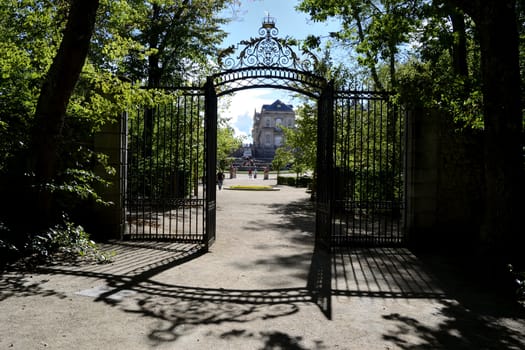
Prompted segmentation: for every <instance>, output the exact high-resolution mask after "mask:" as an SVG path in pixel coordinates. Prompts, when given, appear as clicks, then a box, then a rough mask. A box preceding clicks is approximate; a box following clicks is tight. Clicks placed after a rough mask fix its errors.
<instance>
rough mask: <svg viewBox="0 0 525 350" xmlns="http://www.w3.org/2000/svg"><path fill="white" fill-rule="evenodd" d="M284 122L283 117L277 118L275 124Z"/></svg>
mask: <svg viewBox="0 0 525 350" xmlns="http://www.w3.org/2000/svg"><path fill="white" fill-rule="evenodd" d="M282 123H283V121H282V119H281V118H277V119H275V126H279V125H281V124H282Z"/></svg>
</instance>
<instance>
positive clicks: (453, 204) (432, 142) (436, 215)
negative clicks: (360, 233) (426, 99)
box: [406, 110, 484, 249]
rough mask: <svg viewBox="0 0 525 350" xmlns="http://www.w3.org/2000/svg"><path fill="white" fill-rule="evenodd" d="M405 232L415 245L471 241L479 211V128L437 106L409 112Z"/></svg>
mask: <svg viewBox="0 0 525 350" xmlns="http://www.w3.org/2000/svg"><path fill="white" fill-rule="evenodd" d="M407 133H408V134H407V179H406V180H407V207H408V210H407V234H408V238H409V242H410V243H411V244H412V245H415V246H418V247H441V248H446V249H456V248H464V247H466V246H472V245H473V244H474V243H475V242H476V241H477V237H478V235H479V231H480V225H481V220H482V214H483V192H484V191H483V144H482V137H481V133H480V132H477V131H475V130H471V129H467V128H465V129H459V126H458V125H457V124H456V123H454V121H453V120H452V118H451V117H450V116H448V115H446V114H440V113H437V112H435V111H425V110H417V111H412V112H411V113H409V116H408V128H407Z"/></svg>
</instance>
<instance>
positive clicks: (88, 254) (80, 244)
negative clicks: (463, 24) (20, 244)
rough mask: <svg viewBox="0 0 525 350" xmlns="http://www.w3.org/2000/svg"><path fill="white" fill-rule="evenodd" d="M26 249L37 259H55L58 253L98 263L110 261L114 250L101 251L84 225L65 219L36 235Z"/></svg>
mask: <svg viewBox="0 0 525 350" xmlns="http://www.w3.org/2000/svg"><path fill="white" fill-rule="evenodd" d="M26 250H27V251H29V252H30V253H31V255H32V258H33V259H35V260H36V261H41V260H53V258H54V257H56V255H57V254H60V255H61V257H62V258H63V257H65V258H67V259H75V258H77V257H82V258H87V259H92V260H94V261H96V262H97V263H110V262H111V259H112V257H113V256H114V255H115V253H114V252H104V251H101V250H100V249H99V248H98V246H97V244H96V243H95V242H93V241H92V240H91V239H90V238H89V234H88V233H86V232H85V231H84V229H83V228H82V226H80V225H75V224H73V223H72V222H70V221H69V220H67V219H65V220H64V223H63V224H60V225H57V226H55V227H52V228H49V229H48V231H46V232H44V233H42V234H37V235H35V236H34V237H33V238H32V239H31V241H30V242H29V243H28V245H27V247H26Z"/></svg>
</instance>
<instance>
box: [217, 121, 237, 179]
mask: <svg viewBox="0 0 525 350" xmlns="http://www.w3.org/2000/svg"><path fill="white" fill-rule="evenodd" d="M220 124H222V125H220V126H219V127H218V128H217V164H218V167H219V169H222V170H224V169H228V168H229V166H230V164H231V163H232V158H230V155H231V154H232V153H233V152H234V151H235V150H237V149H239V148H240V147H241V146H242V138H240V137H235V131H234V130H233V128H232V127H231V126H229V125H227V124H226V121H223V122H221V123H220Z"/></svg>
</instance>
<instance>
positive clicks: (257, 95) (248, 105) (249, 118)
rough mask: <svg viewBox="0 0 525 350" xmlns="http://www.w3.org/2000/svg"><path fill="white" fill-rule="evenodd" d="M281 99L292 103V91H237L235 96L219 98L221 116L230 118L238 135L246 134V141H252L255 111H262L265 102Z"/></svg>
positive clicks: (230, 122)
mask: <svg viewBox="0 0 525 350" xmlns="http://www.w3.org/2000/svg"><path fill="white" fill-rule="evenodd" d="M277 99H280V100H282V101H283V102H284V103H291V100H292V97H291V96H290V92H288V91H283V90H277V89H248V90H242V91H238V92H236V93H235V94H234V95H233V96H226V97H222V98H220V99H219V111H218V113H219V116H220V117H223V118H228V119H229V124H230V125H231V127H232V128H233V129H234V130H235V135H236V136H241V135H245V136H247V138H246V141H245V142H246V143H251V142H252V134H251V132H252V124H253V114H254V112H255V111H257V112H260V111H261V107H262V105H263V104H271V103H273V102H274V101H275V100H277Z"/></svg>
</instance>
